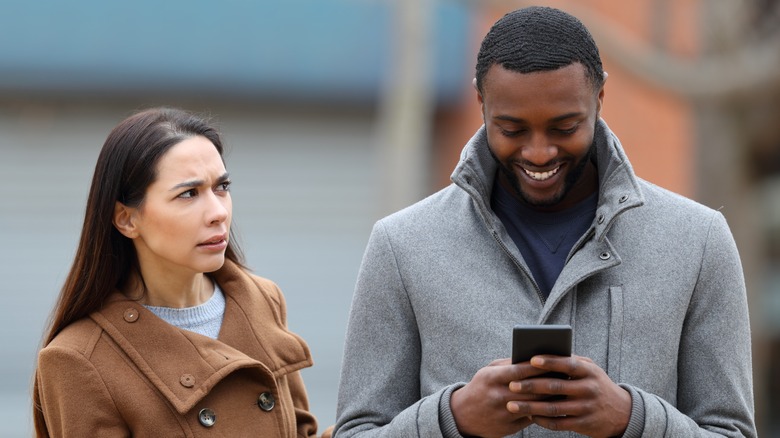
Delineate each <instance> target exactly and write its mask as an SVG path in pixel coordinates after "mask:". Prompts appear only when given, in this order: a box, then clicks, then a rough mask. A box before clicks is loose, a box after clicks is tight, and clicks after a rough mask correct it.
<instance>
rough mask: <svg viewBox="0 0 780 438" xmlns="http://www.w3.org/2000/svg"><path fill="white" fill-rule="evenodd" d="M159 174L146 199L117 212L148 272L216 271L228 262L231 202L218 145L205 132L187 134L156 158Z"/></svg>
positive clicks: (120, 224)
mask: <svg viewBox="0 0 780 438" xmlns="http://www.w3.org/2000/svg"><path fill="white" fill-rule="evenodd" d="M156 175H157V178H156V180H155V181H154V182H153V183H152V184H151V185H150V186H149V187H148V188H147V190H146V196H145V198H144V201H143V203H142V204H141V206H140V207H138V208H129V207H125V206H121V204H120V205H118V207H117V208H118V209H121V208H124V209H127V215H126V217H125V221H124V222H126V223H127V225H128V228H127V229H126V230H123V229H122V223H124V222H123V220H122V217H121V214H120V216H117V217H115V223H116V224H117V228H119V229H120V231H122V232H123V234H125V235H126V236H127V237H130V238H131V239H133V243H134V245H135V248H136V252H137V253H138V261H139V264H140V266H141V270H142V271H143V272H144V276H146V275H149V274H152V275H154V274H155V273H159V274H163V275H167V274H170V273H181V274H197V273H202V272H212V271H216V270H217V269H219V268H220V267H222V264H223V263H224V261H225V249H226V248H227V243H228V236H229V234H230V233H229V231H230V221H231V217H232V208H233V204H232V201H231V199H230V192H229V190H228V186H229V185H230V180H229V178H228V174H227V172H226V171H225V166H224V164H223V163H222V158H221V157H220V155H219V152H218V151H217V149H216V147H214V145H213V144H212V143H211V141H209V140H208V139H206V138H205V137H201V136H196V137H191V138H188V139H186V140H184V141H182V142H180V143H178V144H176V145H175V146H173V147H172V148H171V149H169V150H168V152H166V153H165V154H164V155H163V156H162V158H161V159H160V161H159V162H158V163H157V172H156Z"/></svg>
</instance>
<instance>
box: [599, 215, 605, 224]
mask: <svg viewBox="0 0 780 438" xmlns="http://www.w3.org/2000/svg"><path fill="white" fill-rule="evenodd" d="M598 222H599V224H603V223H604V215H603V214H600V215H599V218H598Z"/></svg>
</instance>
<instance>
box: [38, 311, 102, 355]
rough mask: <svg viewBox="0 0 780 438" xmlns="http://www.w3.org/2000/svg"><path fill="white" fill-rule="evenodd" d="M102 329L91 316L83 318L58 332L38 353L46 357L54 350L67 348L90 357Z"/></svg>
mask: <svg viewBox="0 0 780 438" xmlns="http://www.w3.org/2000/svg"><path fill="white" fill-rule="evenodd" d="M102 331H103V329H102V328H101V327H100V326H99V325H98V324H97V323H95V321H93V320H92V319H91V318H89V317H85V318H81V319H79V320H78V321H75V322H73V323H71V324H69V325H67V326H66V327H65V328H64V329H62V331H60V332H59V333H57V336H55V337H54V339H52V341H51V342H49V343H48V344H47V345H46V346H44V347H43V348H42V349H41V351H40V353H38V355H39V357H44V356H46V355H47V354H49V353H51V352H53V351H62V350H67V351H71V352H75V353H80V354H82V355H84V356H87V357H89V356H90V355H91V352H92V350H93V349H94V347H95V344H96V343H97V341H98V340H99V339H100V333H101V332H102Z"/></svg>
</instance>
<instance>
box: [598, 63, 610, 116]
mask: <svg viewBox="0 0 780 438" xmlns="http://www.w3.org/2000/svg"><path fill="white" fill-rule="evenodd" d="M608 76H609V75H608V74H607V72H604V81H603V82H602V83H601V89H600V90H599V94H598V97H597V99H598V103H597V107H596V114H601V107H602V105H604V86H605V85H606V82H607V77H608Z"/></svg>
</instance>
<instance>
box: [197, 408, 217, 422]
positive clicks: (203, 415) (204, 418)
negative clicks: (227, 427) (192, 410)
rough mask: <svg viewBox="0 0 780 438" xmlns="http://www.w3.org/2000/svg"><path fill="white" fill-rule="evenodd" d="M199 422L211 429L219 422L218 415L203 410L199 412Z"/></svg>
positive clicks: (208, 410) (207, 409)
mask: <svg viewBox="0 0 780 438" xmlns="http://www.w3.org/2000/svg"><path fill="white" fill-rule="evenodd" d="M198 421H199V422H200V424H202V425H203V426H205V427H211V426H213V425H214V423H216V422H217V414H215V413H214V411H212V410H211V409H209V408H206V409H201V410H200V412H198Z"/></svg>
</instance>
